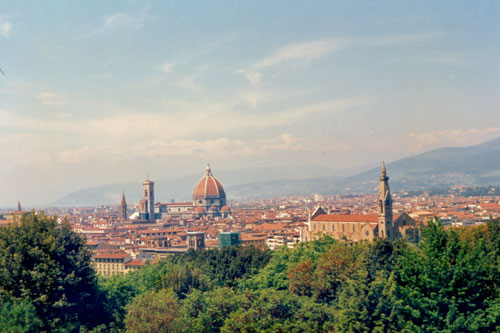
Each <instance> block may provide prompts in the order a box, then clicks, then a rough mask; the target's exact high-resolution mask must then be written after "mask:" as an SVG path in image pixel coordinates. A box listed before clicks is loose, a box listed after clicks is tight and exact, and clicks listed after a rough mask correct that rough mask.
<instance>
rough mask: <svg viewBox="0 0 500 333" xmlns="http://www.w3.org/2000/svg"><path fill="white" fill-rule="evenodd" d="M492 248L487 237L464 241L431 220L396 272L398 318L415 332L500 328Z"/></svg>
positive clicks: (495, 268)
mask: <svg viewBox="0 0 500 333" xmlns="http://www.w3.org/2000/svg"><path fill="white" fill-rule="evenodd" d="M490 252H491V249H489V248H488V247H487V246H486V244H485V241H484V239H479V240H477V241H474V242H470V241H464V240H461V239H460V237H459V234H458V233H457V232H456V230H454V229H450V230H445V229H444V228H443V226H442V225H441V224H440V223H439V221H437V220H435V221H429V222H428V226H427V228H425V229H423V230H422V240H421V242H420V244H419V248H418V249H411V248H409V249H408V250H407V251H406V253H405V255H404V256H403V257H402V260H401V262H400V264H399V267H398V269H397V270H396V272H395V273H396V274H395V280H396V283H397V286H396V292H395V293H396V295H397V299H396V300H395V301H394V302H396V301H397V302H398V303H399V304H400V306H401V308H400V309H401V312H400V314H401V320H399V321H398V323H399V324H400V325H403V326H402V327H405V328H407V329H409V330H410V331H447V332H492V331H496V330H498V329H500V313H499V311H498V310H499V306H498V304H499V302H498V298H499V293H498V287H499V285H500V283H499V282H500V280H499V274H498V265H497V264H496V263H495V261H494V256H492V255H491V254H490Z"/></svg>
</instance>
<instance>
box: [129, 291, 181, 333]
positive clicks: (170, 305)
mask: <svg viewBox="0 0 500 333" xmlns="http://www.w3.org/2000/svg"><path fill="white" fill-rule="evenodd" d="M126 309H127V315H126V318H125V324H126V327H127V332H141V333H161V332H180V331H181V326H180V319H179V317H180V310H179V304H178V298H177V296H176V295H175V293H174V292H173V291H172V290H166V289H162V290H159V291H154V290H152V291H148V292H146V293H144V294H142V295H139V296H137V297H136V298H135V299H134V301H133V302H132V303H130V304H129V305H127V307H126Z"/></svg>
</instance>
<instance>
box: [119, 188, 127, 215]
mask: <svg viewBox="0 0 500 333" xmlns="http://www.w3.org/2000/svg"><path fill="white" fill-rule="evenodd" d="M120 208H121V209H120V219H121V221H122V222H125V221H127V220H128V215H127V201H126V200H125V192H123V191H122V202H121V207H120Z"/></svg>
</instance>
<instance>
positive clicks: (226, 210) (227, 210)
mask: <svg viewBox="0 0 500 333" xmlns="http://www.w3.org/2000/svg"><path fill="white" fill-rule="evenodd" d="M220 211H221V212H230V211H231V208H229V206H224V207H222V208H221V210H220Z"/></svg>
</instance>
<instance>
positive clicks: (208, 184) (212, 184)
mask: <svg viewBox="0 0 500 333" xmlns="http://www.w3.org/2000/svg"><path fill="white" fill-rule="evenodd" d="M205 198H220V199H225V198H226V192H224V188H223V187H222V185H221V183H220V182H219V181H218V180H217V178H215V177H214V176H212V170H211V169H210V166H209V165H207V170H206V171H205V176H203V178H201V179H200V181H199V182H198V184H196V186H195V188H194V192H193V200H197V199H205Z"/></svg>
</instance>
